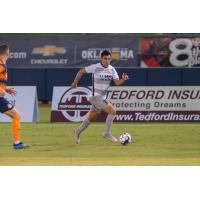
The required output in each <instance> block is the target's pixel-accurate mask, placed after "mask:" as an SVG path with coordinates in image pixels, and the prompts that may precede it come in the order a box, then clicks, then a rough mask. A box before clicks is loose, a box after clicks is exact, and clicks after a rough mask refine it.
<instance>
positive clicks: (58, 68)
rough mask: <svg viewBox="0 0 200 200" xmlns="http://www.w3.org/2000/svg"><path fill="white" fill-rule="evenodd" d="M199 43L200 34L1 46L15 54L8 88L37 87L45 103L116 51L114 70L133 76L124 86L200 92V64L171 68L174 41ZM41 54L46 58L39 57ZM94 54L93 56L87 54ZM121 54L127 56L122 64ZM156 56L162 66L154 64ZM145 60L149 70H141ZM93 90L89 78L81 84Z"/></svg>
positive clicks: (67, 38) (54, 39) (27, 38)
mask: <svg viewBox="0 0 200 200" xmlns="http://www.w3.org/2000/svg"><path fill="white" fill-rule="evenodd" d="M198 37H200V34H0V43H7V44H8V45H9V46H10V49H11V52H12V55H11V59H10V60H9V62H8V73H9V82H8V85H15V86H28V85H31V86H32V85H36V86H37V91H38V98H39V100H40V101H42V102H44V103H45V102H48V101H51V99H52V91H53V86H69V85H70V84H71V82H72V81H73V78H74V76H75V74H76V73H77V71H78V70H79V68H80V67H85V66H87V65H89V64H91V63H95V62H97V61H98V58H97V57H98V56H99V52H100V50H101V48H102V49H104V48H110V50H111V51H112V50H113V57H114V58H115V59H113V62H112V64H113V65H114V66H115V67H116V68H117V70H118V72H119V74H122V72H127V73H128V74H129V76H130V80H129V81H127V82H126V83H125V86H186V85H187V86H198V85H200V79H199V77H200V68H199V66H200V64H196V65H194V66H192V67H188V66H183V67H177V66H172V65H171V64H170V63H169V54H170V51H169V43H170V42H171V41H172V40H175V39H178V38H188V39H197V40H198ZM145 40H146V41H145ZM147 40H149V41H147ZM154 41H155V42H154ZM145 42H146V43H145ZM153 42H154V43H153ZM156 42H157V43H156ZM152 43H153V44H152ZM150 45H152V47H150ZM153 45H154V46H153ZM49 46H50V47H49ZM39 48H43V49H42V50H41V51H42V52H37V50H38V49H39ZM56 48H58V52H56V51H57V49H56ZM59 48H60V52H59ZM62 51H65V52H62ZM83 51H84V52H86V55H85V54H84V52H83ZM89 51H93V52H92V53H93V54H89V53H88V54H87V52H89ZM120 51H124V52H125V54H124V57H123V58H122V57H120V56H121V55H120ZM130 51H132V52H130ZM45 53H46V54H45ZM131 53H133V54H131ZM74 54H77V55H74ZM165 55H167V58H164V59H163V60H164V62H163V61H162V57H164V56H165ZM75 56H76V58H75ZM122 56H123V55H122ZM156 56H157V58H156V59H157V60H159V57H160V60H159V61H160V63H158V62H159V61H158V62H156V63H155V59H154V58H155V57H156ZM152 58H153V60H152ZM145 59H146V60H147V63H148V64H150V65H149V67H142V64H141V61H142V60H145ZM180 59H185V58H184V57H183V58H180ZM38 60H39V61H38ZM49 60H50V61H49ZM52 60H53V61H52ZM48 62H51V63H50V64H48ZM59 62H60V63H59ZM159 65H160V66H159ZM88 85H91V76H89V75H88V76H85V77H84V78H83V79H82V80H81V82H80V86H88Z"/></svg>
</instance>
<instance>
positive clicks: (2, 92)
mask: <svg viewBox="0 0 200 200" xmlns="http://www.w3.org/2000/svg"><path fill="white" fill-rule="evenodd" d="M5 94H6V92H5V91H4V90H2V89H1V88H0V97H4V96H5Z"/></svg>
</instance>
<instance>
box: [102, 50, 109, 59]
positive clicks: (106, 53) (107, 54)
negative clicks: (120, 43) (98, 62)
mask: <svg viewBox="0 0 200 200" xmlns="http://www.w3.org/2000/svg"><path fill="white" fill-rule="evenodd" d="M104 56H111V53H110V51H108V50H104V51H103V52H102V53H101V58H103V57H104Z"/></svg>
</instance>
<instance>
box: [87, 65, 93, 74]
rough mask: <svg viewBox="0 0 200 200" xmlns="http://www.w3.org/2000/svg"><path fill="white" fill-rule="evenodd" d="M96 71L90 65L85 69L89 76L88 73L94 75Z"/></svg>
mask: <svg viewBox="0 0 200 200" xmlns="http://www.w3.org/2000/svg"><path fill="white" fill-rule="evenodd" d="M95 69H96V65H90V66H88V67H85V71H86V72H87V73H88V74H90V73H94V72H95Z"/></svg>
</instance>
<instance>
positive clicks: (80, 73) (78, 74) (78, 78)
mask: <svg viewBox="0 0 200 200" xmlns="http://www.w3.org/2000/svg"><path fill="white" fill-rule="evenodd" d="M86 73H87V72H86V70H85V68H82V69H80V70H79V71H78V73H77V74H76V77H75V79H74V81H73V82H72V84H71V88H76V87H77V85H78V83H79V81H80V79H81V78H82V76H83V75H84V74H86Z"/></svg>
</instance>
